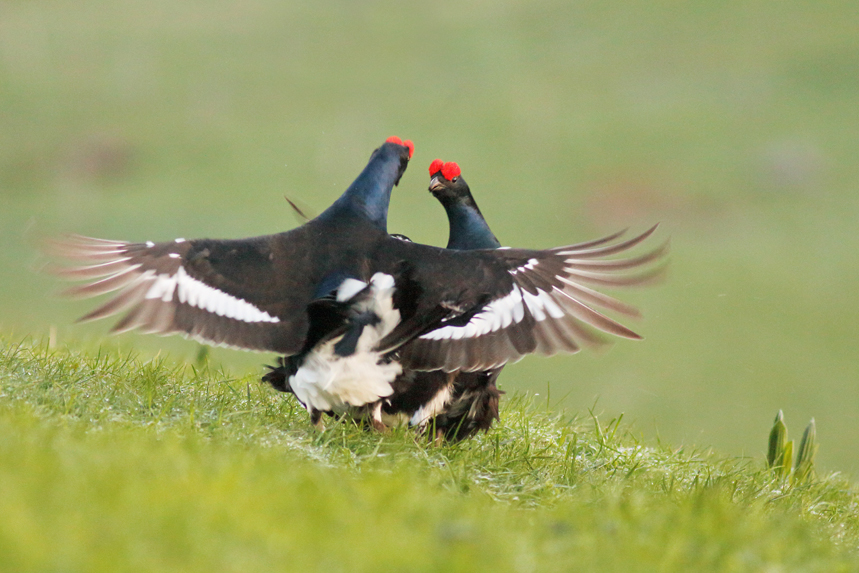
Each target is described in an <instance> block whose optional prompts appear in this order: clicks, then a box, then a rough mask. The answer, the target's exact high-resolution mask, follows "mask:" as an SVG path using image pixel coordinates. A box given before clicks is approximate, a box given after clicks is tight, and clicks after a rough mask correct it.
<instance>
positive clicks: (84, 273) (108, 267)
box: [48, 232, 312, 354]
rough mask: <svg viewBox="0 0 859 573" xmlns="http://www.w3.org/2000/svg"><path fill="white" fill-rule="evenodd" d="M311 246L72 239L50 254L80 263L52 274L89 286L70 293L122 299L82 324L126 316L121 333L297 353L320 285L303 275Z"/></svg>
mask: <svg viewBox="0 0 859 573" xmlns="http://www.w3.org/2000/svg"><path fill="white" fill-rule="evenodd" d="M288 235H289V236H288ZM303 241H304V236H303V234H301V233H294V232H289V233H283V234H281V235H271V236H266V237H256V238H253V239H244V240H228V241H216V240H188V241H186V240H184V239H176V240H175V241H169V242H163V243H152V242H146V243H127V242H121V241H106V240H102V239H93V238H89V237H81V236H69V237H66V238H64V239H61V240H57V241H52V242H50V243H49V246H48V249H49V250H50V251H51V252H52V253H53V254H55V255H58V256H60V257H62V258H64V259H67V260H69V261H72V262H75V263H78V265H79V266H71V267H58V268H54V269H53V271H54V272H55V273H56V274H58V275H60V276H62V277H64V278H67V279H70V280H85V281H88V282H87V283H86V284H83V285H80V286H75V287H72V288H69V289H67V290H66V291H65V292H64V294H66V295H69V296H73V297H81V298H87V297H93V296H98V295H101V294H106V293H111V292H113V293H116V294H115V295H114V296H113V297H112V298H111V299H109V300H108V301H107V302H105V303H104V304H102V305H101V306H100V307H98V308H97V309H95V310H94V311H92V312H90V313H89V314H87V315H86V316H84V317H82V318H81V319H80V320H82V321H87V320H95V319H99V318H104V317H107V316H111V315H114V314H118V313H121V312H125V315H124V316H123V317H122V318H121V319H120V320H119V322H118V323H117V324H116V325H115V326H114V327H113V331H114V332H124V331H126V330H131V329H134V328H137V329H140V330H141V331H143V332H148V333H157V334H171V333H180V334H184V335H185V336H187V337H189V338H193V339H196V340H199V341H201V342H205V343H208V344H215V345H222V346H229V347H235V348H242V349H246V350H258V351H272V352H280V353H283V354H294V353H296V352H298V351H299V350H300V349H301V346H302V344H303V341H304V338H305V335H306V332H307V328H308V325H307V313H306V312H304V310H305V304H306V301H307V300H308V299H309V298H310V295H311V293H310V292H309V291H310V289H311V288H312V285H310V284H309V281H308V280H307V278H306V277H307V274H308V273H307V272H306V271H305V270H304V269H303V268H302V267H303V265H305V264H306V261H305V259H304V257H303V256H302V255H301V253H302V252H304V250H303V248H302V247H303V245H302V243H303ZM284 270H286V271H288V272H284Z"/></svg>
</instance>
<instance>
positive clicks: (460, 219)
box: [382, 159, 503, 441]
mask: <svg viewBox="0 0 859 573" xmlns="http://www.w3.org/2000/svg"><path fill="white" fill-rule="evenodd" d="M429 174H430V185H429V190H430V192H431V193H432V194H433V196H434V197H435V198H436V199H438V200H439V202H440V203H441V204H442V206H443V207H444V210H445V212H446V213H447V219H448V224H449V227H450V231H449V236H448V241H447V248H448V249H456V250H473V249H497V248H499V247H500V246H501V243H499V242H498V239H496V238H495V235H494V234H493V233H492V230H491V229H490V228H489V225H488V224H487V222H486V220H485V219H484V218H483V214H482V213H481V212H480V208H479V207H478V206H477V202H476V201H475V200H474V197H473V196H472V194H471V190H470V189H469V187H468V184H467V183H466V182H465V179H464V178H463V177H462V172H461V170H460V168H459V165H457V164H456V163H453V162H448V163H444V162H443V161H441V160H440V159H436V160H434V161H433V162H432V163H431V164H430V167H429ZM502 368H503V366H499V367H498V368H492V369H489V370H483V371H476V372H455V373H447V372H444V371H442V370H435V371H431V372H420V371H416V370H409V369H405V370H404V371H403V373H402V374H401V375H400V376H398V377H397V378H396V380H394V383H393V386H394V393H393V394H392V395H391V396H390V397H389V398H386V399H385V400H384V405H383V407H382V411H383V413H384V414H386V415H389V416H396V415H405V416H407V417H408V418H409V424H410V425H412V426H417V427H419V428H424V427H427V428H432V429H433V430H434V433H435V435H436V436H437V437H444V438H446V439H448V440H454V441H456V440H462V439H465V438H468V437H469V436H471V435H473V434H474V433H475V432H477V431H478V430H484V431H485V430H488V429H489V428H490V427H491V426H492V422H493V421H494V420H497V419H498V401H499V399H500V397H501V394H502V392H501V391H500V390H498V388H497V386H496V383H495V381H496V380H497V378H498V375H499V374H500V373H501V369H502Z"/></svg>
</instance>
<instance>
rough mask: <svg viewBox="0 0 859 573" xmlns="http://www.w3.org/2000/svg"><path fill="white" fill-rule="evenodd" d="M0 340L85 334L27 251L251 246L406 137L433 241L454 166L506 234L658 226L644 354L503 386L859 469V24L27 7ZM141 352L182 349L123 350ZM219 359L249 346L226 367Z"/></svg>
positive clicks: (450, 5) (370, 6) (3, 223)
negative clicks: (815, 444)
mask: <svg viewBox="0 0 859 573" xmlns="http://www.w3.org/2000/svg"><path fill="white" fill-rule="evenodd" d="M0 14H2V16H0V245H2V248H0V287H2V293H3V297H2V300H0V326H2V327H3V331H5V332H9V331H14V332H17V333H19V334H21V335H25V334H33V335H39V336H45V335H47V333H48V330H49V328H50V327H51V326H55V327H56V329H57V333H58V340H60V341H61V342H70V341H75V340H82V339H83V340H93V341H95V343H99V342H100V341H102V340H103V337H104V335H105V332H106V331H107V329H108V328H109V326H108V325H107V324H103V323H101V324H94V325H88V326H72V322H73V320H74V319H75V318H77V317H78V316H81V315H82V314H84V313H85V312H87V311H88V310H90V309H91V308H92V305H91V304H87V303H69V302H68V301H57V300H54V299H51V298H50V297H49V294H50V293H51V292H52V291H53V290H55V289H56V288H57V285H56V283H55V281H53V280H52V279H50V278H48V277H44V276H41V275H39V274H38V273H34V272H33V267H38V265H39V261H38V255H37V252H38V250H37V248H36V247H35V244H34V243H35V242H36V240H37V239H38V238H39V237H41V236H45V235H48V236H53V235H57V234H59V233H64V232H76V233H84V234H90V235H93V236H101V237H105V238H116V239H128V240H150V239H151V240H160V239H172V238H175V237H188V238H193V237H246V236H253V235H258V234H263V233H269V232H276V231H280V230H283V229H285V228H288V227H291V226H293V225H295V220H294V218H293V217H292V215H291V213H290V209H289V207H288V205H287V204H286V202H285V201H283V199H282V196H283V194H284V193H286V194H288V195H289V196H290V197H292V198H293V199H296V200H300V201H302V202H303V203H305V204H307V205H308V206H309V207H310V208H312V209H313V210H315V211H316V212H320V211H321V210H322V209H323V208H324V207H326V206H327V205H328V204H330V202H331V201H333V200H334V199H335V198H336V197H337V196H338V195H339V193H341V192H342V191H343V190H344V189H345V188H346V186H347V185H348V184H349V183H350V182H351V181H352V179H353V178H354V177H355V176H356V174H357V173H358V172H359V171H360V169H361V168H362V167H363V165H364V163H365V162H366V159H367V158H368V157H369V154H370V152H371V151H372V149H373V147H374V146H376V145H378V144H379V143H380V142H381V141H383V140H384V138H385V137H387V136H389V135H392V134H396V135H399V136H401V137H407V138H410V139H412V140H414V141H415V143H416V146H417V149H416V155H415V159H414V162H413V165H412V166H410V167H409V170H408V171H407V172H406V174H405V176H404V178H403V181H402V183H401V185H400V186H399V187H398V188H397V189H396V190H395V193H394V196H393V201H392V205H391V211H390V216H391V225H390V228H391V230H392V231H396V232H403V233H406V234H408V235H410V236H412V237H413V238H415V239H416V240H420V241H425V242H430V243H433V244H444V242H445V240H446V222H445V218H444V213H443V210H442V209H441V207H440V206H439V205H437V204H436V202H435V201H434V200H433V199H432V198H431V197H430V196H429V194H428V193H427V192H426V186H427V184H428V174H427V172H426V168H427V166H428V165H429V163H430V161H431V160H432V159H434V158H435V157H439V158H441V159H444V160H445V161H457V162H458V163H459V164H460V166H461V167H462V169H463V174H464V176H465V177H466V178H467V180H468V182H469V184H470V185H471V187H472V189H473V190H474V192H475V194H476V196H477V198H478V201H479V202H480V205H481V209H482V211H483V212H484V214H485V215H486V216H487V218H488V219H489V221H490V223H491V224H492V228H493V230H494V231H495V233H496V235H497V236H498V237H499V238H500V239H501V240H502V242H503V243H504V244H507V245H511V246H521V247H549V246H555V245H560V244H568V243H571V242H576V241H581V240H587V239H591V238H594V237H596V236H599V235H602V234H607V233H609V232H613V231H616V230H618V229H621V228H625V227H628V226H631V227H633V229H636V230H641V229H644V228H647V227H648V226H649V225H651V224H653V223H654V222H656V221H661V222H662V223H663V226H662V229H661V230H660V233H661V235H662V237H667V236H669V235H670V236H671V240H672V258H671V265H670V274H669V277H668V280H667V281H666V282H665V284H664V285H661V286H659V287H658V288H653V289H648V290H647V291H643V292H635V293H630V294H627V293H618V294H619V295H620V296H621V297H622V298H624V299H629V300H631V301H633V302H635V303H636V304H638V305H640V306H641V308H642V311H643V313H644V316H645V321H644V322H643V323H641V324H639V325H636V327H637V328H638V329H639V330H640V332H641V333H642V334H643V335H644V336H645V337H646V340H645V341H644V342H643V343H640V344H630V343H619V344H617V345H616V346H615V347H614V348H613V349H612V350H611V352H610V354H609V355H608V356H599V357H593V356H589V355H584V354H583V355H582V356H576V357H557V358H553V359H551V360H538V359H527V360H524V361H522V363H520V364H515V365H512V366H511V367H509V368H508V369H507V371H506V372H505V374H504V376H503V377H502V384H505V388H506V389H507V390H509V391H513V390H520V391H527V392H532V393H538V392H543V389H544V388H545V387H546V384H547V382H550V383H551V386H552V388H553V394H554V395H557V396H558V397H560V396H562V395H568V398H567V400H566V401H565V402H564V405H565V406H567V407H570V408H573V409H576V410H580V409H581V408H582V407H583V405H587V404H593V403H594V401H595V399H596V398H598V403H599V406H600V408H602V409H604V411H605V412H607V413H608V415H610V416H617V415H619V413H620V412H626V415H627V417H628V418H629V419H630V420H632V421H634V422H635V425H636V427H638V428H640V429H641V431H642V432H643V433H644V435H646V436H648V437H651V438H652V437H654V436H656V435H660V436H663V437H664V438H665V439H667V440H669V441H670V442H671V443H675V444H694V443H706V444H713V445H714V446H717V447H718V448H720V449H721V450H722V451H725V452H730V453H732V454H734V455H757V454H759V453H760V452H761V445H760V443H759V440H758V438H757V436H759V435H761V434H764V433H765V432H766V431H767V429H768V426H769V421H770V419H771V417H772V416H773V413H774V412H776V411H777V410H778V409H779V408H783V409H784V410H785V412H787V413H788V416H789V417H790V418H791V419H794V418H797V419H801V420H808V419H810V418H812V417H814V418H816V420H817V422H818V432H819V434H820V437H821V440H823V441H824V442H825V443H826V444H827V448H825V449H824V450H822V451H821V453H820V460H819V463H820V464H821V465H823V466H824V467H826V468H828V469H829V470H833V471H834V470H839V471H845V472H849V473H851V474H852V475H859V447H857V443H856V439H855V436H859V416H857V415H856V414H857V412H856V404H859V384H857V383H856V381H857V380H859V361H857V360H856V359H855V356H856V351H855V341H856V340H857V339H859V297H856V296H855V290H856V289H855V283H856V276H857V273H859V259H857V257H856V256H855V254H856V252H857V251H859V234H857V233H856V221H857V220H859V194H857V192H856V190H857V188H859V154H857V153H856V150H857V149H859V130H857V129H856V125H857V124H859V35H857V34H856V30H857V29H859V20H857V18H859V11H857V10H856V9H855V2H851V1H845V0H834V1H823V2H816V3H809V2H801V1H793V0H787V1H780V2H775V1H773V0H752V1H751V2H746V3H744V4H743V5H742V6H739V5H735V4H727V3H713V2H710V3H706V4H703V3H689V4H685V5H681V4H678V3H677V2H673V1H669V0H652V1H649V2H640V1H635V0H624V1H621V2H613V3H598V2H584V3H581V2H579V3H576V2H569V1H568V0H538V1H536V2H535V1H528V2H524V1H522V0H498V1H495V2H483V3H481V2H471V3H468V2H467V3H463V2H452V1H449V0H442V1H437V2H424V3H403V2H396V1H393V0H369V1H366V2H361V3H354V2H343V1H330V2H328V1H323V2H315V3H302V2H288V1H287V2H283V1H277V0H247V1H245V2H242V3H240V4H237V3H231V2H222V1H218V0H215V2H214V3H213V2H200V1H199V0H169V1H168V0H151V1H150V2H145V3H142V2H139V1H135V0H28V1H26V2H23V1H18V2H14V1H11V2H5V3H3V4H2V8H0ZM121 340H122V344H123V346H124V347H125V348H130V347H134V348H136V349H138V350H139V351H140V352H141V353H142V354H143V355H144V356H152V355H155V354H156V353H157V352H158V351H159V350H160V349H169V351H170V352H171V353H172V354H174V355H182V356H193V354H194V353H195V352H196V347H195V346H194V345H193V344H187V343H183V342H182V341H178V340H176V339H167V340H161V339H149V338H146V337H140V336H136V335H133V334H130V335H126V336H124V337H123V338H122V339H121ZM217 356H218V359H219V360H223V361H224V362H226V363H228V364H231V365H234V367H235V368H237V369H244V368H250V367H251V365H255V364H257V363H258V361H259V360H258V357H255V356H247V357H245V356H242V355H239V354H230V355H226V354H218V355H217Z"/></svg>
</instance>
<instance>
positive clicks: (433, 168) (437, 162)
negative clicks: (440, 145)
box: [429, 159, 444, 177]
mask: <svg viewBox="0 0 859 573" xmlns="http://www.w3.org/2000/svg"><path fill="white" fill-rule="evenodd" d="M443 165H444V161H442V160H441V159H433V161H432V163H430V170H429V171H430V177H432V176H433V175H435V174H436V173H438V172H439V171H441V168H442V166H443Z"/></svg>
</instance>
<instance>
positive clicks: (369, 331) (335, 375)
mask: <svg viewBox="0 0 859 573" xmlns="http://www.w3.org/2000/svg"><path fill="white" fill-rule="evenodd" d="M347 280H348V281H354V279H347ZM344 282H345V281H344ZM356 282H357V281H356ZM355 286H356V285H355V283H354V282H350V283H348V284H345V285H344V288H343V292H346V291H351V290H353V289H354V287H355ZM369 288H370V289H371V296H369V297H367V298H366V299H365V300H362V301H361V302H359V303H357V304H356V310H357V311H359V312H362V313H363V312H373V313H375V314H376V315H377V316H378V317H379V319H380V321H379V323H378V324H375V325H368V326H366V327H364V330H363V332H362V333H361V336H360V337H359V339H358V345H357V347H356V349H355V352H354V353H353V354H352V355H350V356H346V357H342V356H337V355H336V354H335V353H334V345H335V344H337V342H338V341H339V340H340V338H342V337H338V338H335V339H333V340H330V341H327V342H326V343H324V344H323V345H321V347H318V348H315V349H313V350H312V351H311V352H310V353H309V354H308V355H307V357H306V358H305V360H304V362H303V364H302V365H301V367H300V368H299V369H298V371H297V372H296V373H295V374H294V375H293V376H290V378H289V385H290V387H291V388H292V391H293V392H294V393H295V395H296V397H297V398H298V399H299V400H301V401H302V403H304V404H305V405H306V406H307V407H308V408H313V409H316V410H322V411H334V412H337V413H343V412H345V411H347V410H348V409H349V408H350V407H358V406H363V405H365V404H368V403H370V402H375V401H377V400H379V399H380V398H385V397H387V396H390V395H391V394H392V393H393V391H394V390H393V388H392V387H391V383H392V382H393V381H394V379H395V378H396V377H397V376H398V375H399V374H401V373H402V371H403V369H402V366H400V364H399V363H398V362H396V361H394V362H389V363H380V362H381V358H382V355H381V354H379V353H378V352H373V351H372V349H373V348H374V347H375V346H376V344H377V343H378V342H379V341H380V340H381V339H382V338H384V337H385V336H386V335H387V334H388V333H390V332H391V331H392V330H393V329H394V327H395V326H396V325H397V324H398V323H399V321H400V311H398V310H396V309H395V308H394V307H393V300H392V296H393V294H394V279H393V277H391V276H390V275H387V274H384V273H376V274H375V275H373V278H372V279H370V285H369ZM339 293H340V289H338V298H339ZM356 294H357V292H356ZM353 296H354V295H353Z"/></svg>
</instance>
